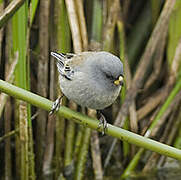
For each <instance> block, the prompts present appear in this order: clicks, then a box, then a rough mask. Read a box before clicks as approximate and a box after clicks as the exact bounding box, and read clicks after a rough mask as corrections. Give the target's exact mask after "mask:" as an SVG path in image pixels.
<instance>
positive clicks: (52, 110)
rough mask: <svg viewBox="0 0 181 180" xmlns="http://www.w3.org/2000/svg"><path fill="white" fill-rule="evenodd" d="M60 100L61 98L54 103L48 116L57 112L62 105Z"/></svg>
mask: <svg viewBox="0 0 181 180" xmlns="http://www.w3.org/2000/svg"><path fill="white" fill-rule="evenodd" d="M62 98H63V96H60V97H59V98H57V99H56V100H55V101H54V103H53V105H52V108H51V111H50V112H49V115H52V114H53V113H54V112H57V111H58V110H59V108H60V105H61V104H62Z"/></svg>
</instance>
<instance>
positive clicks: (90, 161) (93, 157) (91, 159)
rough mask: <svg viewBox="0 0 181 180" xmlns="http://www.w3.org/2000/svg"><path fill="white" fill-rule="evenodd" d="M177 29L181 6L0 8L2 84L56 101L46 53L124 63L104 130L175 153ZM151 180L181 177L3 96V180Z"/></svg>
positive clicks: (1, 3) (124, 3) (39, 2)
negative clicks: (96, 54)
mask: <svg viewBox="0 0 181 180" xmlns="http://www.w3.org/2000/svg"><path fill="white" fill-rule="evenodd" d="M180 19H181V1H180V0H165V1H164V0H147V1H144V0H137V1H131V0H92V1H89V0H52V1H50V0H29V1H28V0H27V1H25V0H12V1H10V0H0V78H1V79H4V80H6V81H8V82H10V83H14V84H15V85H16V86H19V87H21V88H24V89H27V90H30V91H32V92H35V93H37V94H39V95H41V96H44V97H46V98H49V99H51V100H55V99H56V98H57V97H58V95H60V94H61V92H60V90H59V88H58V80H57V69H56V66H55V61H54V59H52V57H50V52H51V51H58V52H63V53H67V52H73V53H78V52H81V51H87V50H92V51H100V50H104V51H109V52H111V53H113V54H115V55H117V56H119V57H120V58H121V60H122V61H123V63H124V70H125V86H124V89H123V90H122V93H121V95H120V98H118V100H117V101H116V102H115V103H114V105H112V106H111V107H109V108H107V109H106V110H105V112H104V113H105V116H106V119H107V120H108V122H109V123H111V124H114V125H117V126H120V127H123V128H125V129H128V130H130V131H132V132H135V133H137V134H141V135H143V136H146V137H151V138H153V139H155V140H157V141H160V142H163V143H166V144H168V145H172V146H174V147H176V148H181V68H180V67H181V20H180ZM63 103H64V105H66V106H69V107H70V108H71V109H73V110H76V111H80V112H82V113H87V114H88V115H89V116H91V117H96V112H95V111H93V110H90V109H88V110H87V109H82V108H80V107H78V106H77V105H76V104H74V103H73V102H69V101H68V100H67V99H64V100H63ZM168 167H169V171H168V170H167V169H166V170H165V169H163V168H168ZM160 169H162V171H161V172H162V174H161V173H158V172H160V171H159V170H160ZM173 169H174V171H173ZM177 170H178V171H177ZM135 172H137V173H135ZM149 172H150V174H151V176H152V177H151V178H150V179H154V177H153V175H154V174H155V175H157V176H162V177H169V178H170V179H174V178H176V177H181V176H180V174H179V175H178V173H179V172H180V168H179V163H178V162H177V161H176V160H172V159H170V158H166V157H164V156H161V155H159V154H157V153H153V152H151V151H145V150H144V149H142V148H138V147H135V146H134V145H130V144H128V143H126V142H122V141H118V140H117V139H113V138H112V137H108V136H106V135H105V136H102V135H101V134H98V133H97V131H93V130H91V129H89V128H85V127H82V126H79V125H77V124H75V123H74V122H72V121H68V120H66V119H64V118H58V117H56V116H48V113H47V112H46V111H44V110H40V109H38V108H35V107H31V106H30V105H29V104H27V103H25V102H23V101H20V100H15V99H13V98H10V97H9V96H7V95H5V94H3V93H1V94H0V179H6V180H10V179H22V180H25V179H56V180H57V179H64V178H65V179H99V180H101V179H119V178H127V177H129V178H132V179H136V178H137V179H141V178H143V176H145V174H149ZM153 172H154V173H153ZM170 172H172V173H170ZM136 174H137V175H138V176H139V177H136ZM168 174H171V175H168ZM140 176H141V177H140ZM145 178H146V177H145Z"/></svg>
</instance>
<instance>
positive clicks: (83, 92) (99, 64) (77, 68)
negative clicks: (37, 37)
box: [51, 51, 123, 110]
mask: <svg viewBox="0 0 181 180" xmlns="http://www.w3.org/2000/svg"><path fill="white" fill-rule="evenodd" d="M51 55H52V56H54V57H55V58H56V59H57V68H58V71H59V73H60V76H59V82H60V88H61V90H62V92H63V94H64V95H65V96H66V97H67V98H68V99H69V100H72V101H74V102H75V103H77V104H79V105H81V106H83V107H88V108H91V109H97V110H101V109H104V108H106V107H108V106H110V105H111V104H112V103H113V102H114V101H115V100H116V98H117V97H118V95H119V93H120V90H121V84H120V85H115V84H114V81H115V80H116V79H118V78H119V77H120V76H123V64H122V62H121V61H120V59H119V58H118V57H116V56H114V55H112V54H111V53H108V52H104V51H102V52H82V53H79V54H59V53H55V52H51Z"/></svg>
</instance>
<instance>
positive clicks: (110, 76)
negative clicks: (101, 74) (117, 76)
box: [106, 74, 114, 80]
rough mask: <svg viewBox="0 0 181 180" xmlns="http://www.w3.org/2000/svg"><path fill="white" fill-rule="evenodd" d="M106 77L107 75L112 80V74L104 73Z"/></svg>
mask: <svg viewBox="0 0 181 180" xmlns="http://www.w3.org/2000/svg"><path fill="white" fill-rule="evenodd" d="M106 77H107V78H108V79H110V80H113V79H114V78H113V76H112V75H110V74H106Z"/></svg>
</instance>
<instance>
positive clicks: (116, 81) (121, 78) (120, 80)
mask: <svg viewBox="0 0 181 180" xmlns="http://www.w3.org/2000/svg"><path fill="white" fill-rule="evenodd" d="M114 84H115V85H116V86H119V85H121V86H122V85H123V76H119V78H118V79H117V80H115V81H114Z"/></svg>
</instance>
